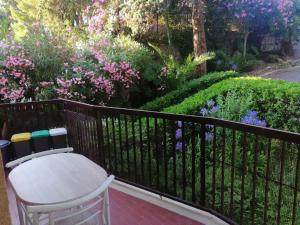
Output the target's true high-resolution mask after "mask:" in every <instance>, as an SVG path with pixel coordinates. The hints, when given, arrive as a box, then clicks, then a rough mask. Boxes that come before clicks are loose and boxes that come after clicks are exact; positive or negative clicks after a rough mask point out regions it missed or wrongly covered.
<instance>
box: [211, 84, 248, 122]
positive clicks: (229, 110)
mask: <svg viewBox="0 0 300 225" xmlns="http://www.w3.org/2000/svg"><path fill="white" fill-rule="evenodd" d="M216 104H217V106H218V111H217V112H216V113H215V115H214V116H215V117H218V118H223V119H227V120H231V121H240V119H241V118H242V117H243V116H245V115H246V113H247V111H249V110H250V109H251V107H252V106H253V94H252V91H249V92H243V93H240V92H239V91H237V90H236V89H233V90H230V91H229V92H228V93H227V94H225V95H219V96H217V98H216Z"/></svg>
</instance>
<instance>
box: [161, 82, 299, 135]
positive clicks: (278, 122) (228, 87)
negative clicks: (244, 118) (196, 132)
mask: <svg viewBox="0 0 300 225" xmlns="http://www.w3.org/2000/svg"><path fill="white" fill-rule="evenodd" d="M230 91H234V92H236V93H238V94H239V93H240V95H241V96H242V95H245V93H249V95H250V93H251V96H252V97H251V98H252V99H253V103H252V105H251V107H252V108H251V109H252V110H257V111H259V112H260V115H261V116H262V117H263V118H264V119H266V120H267V123H268V126H269V127H273V128H277V129H283V130H290V131H295V132H300V120H299V118H300V83H291V82H287V81H282V80H271V79H263V78H258V77H239V78H231V79H227V80H224V81H221V82H219V83H216V84H214V85H212V86H211V87H209V88H208V89H205V90H203V91H200V92H198V93H196V94H194V95H192V96H190V97H188V98H186V99H185V100H184V101H183V102H181V103H179V104H176V105H173V106H170V107H168V108H165V109H164V110H163V111H164V112H169V113H176V114H196V113H198V112H199V110H200V108H201V107H203V106H205V104H206V103H207V101H208V100H210V99H216V97H217V96H224V95H225V94H226V93H228V92H230Z"/></svg>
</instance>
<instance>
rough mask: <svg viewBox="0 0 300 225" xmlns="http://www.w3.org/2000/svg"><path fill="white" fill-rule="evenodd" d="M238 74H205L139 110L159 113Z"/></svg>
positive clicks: (232, 72) (231, 72)
mask: <svg viewBox="0 0 300 225" xmlns="http://www.w3.org/2000/svg"><path fill="white" fill-rule="evenodd" d="M238 75H239V74H238V73H237V72H234V71H227V72H215V73H210V74H207V75H205V76H203V77H200V78H198V79H194V80H191V81H189V82H187V83H185V84H184V85H183V86H182V87H181V88H180V89H178V90H174V91H171V92H169V93H168V94H166V95H164V96H162V97H159V98H156V99H155V100H153V101H151V102H148V103H147V104H145V105H144V106H142V107H141V108H140V109H143V110H152V111H161V110H162V109H163V108H166V107H168V106H171V105H173V104H176V103H178V102H181V101H183V100H184V99H185V98H186V97H188V96H190V95H192V94H194V93H196V92H197V91H199V90H201V89H205V88H208V87H209V86H211V85H212V84H214V83H216V82H219V81H221V80H224V79H227V78H232V77H237V76H238Z"/></svg>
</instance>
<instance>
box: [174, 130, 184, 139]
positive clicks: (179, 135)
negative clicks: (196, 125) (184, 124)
mask: <svg viewBox="0 0 300 225" xmlns="http://www.w3.org/2000/svg"><path fill="white" fill-rule="evenodd" d="M175 137H176V139H177V140H178V139H181V138H182V129H177V130H176V134H175Z"/></svg>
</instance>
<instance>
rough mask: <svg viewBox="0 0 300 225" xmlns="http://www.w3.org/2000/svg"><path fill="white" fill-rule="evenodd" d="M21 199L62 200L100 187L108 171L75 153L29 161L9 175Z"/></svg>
mask: <svg viewBox="0 0 300 225" xmlns="http://www.w3.org/2000/svg"><path fill="white" fill-rule="evenodd" d="M8 177H9V180H10V182H11V184H12V186H13V188H14V190H15V192H16V194H17V196H18V197H19V198H20V200H21V201H24V202H25V203H26V204H30V205H40V204H54V203H62V202H66V201H70V200H75V199H78V198H80V197H82V196H84V195H86V194H89V193H91V192H93V191H94V190H96V189H97V188H98V187H99V186H100V185H101V183H102V182H103V181H104V180H105V179H106V178H107V173H106V171H105V170H104V169H103V168H101V167H100V166H98V165H97V164H95V163H94V162H92V161H91V160H89V159H87V158H86V157H84V156H82V155H79V154H74V153H61V154H53V155H47V156H43V157H40V158H36V159H33V160H30V161H28V162H25V163H23V164H21V165H19V166H18V167H16V168H15V169H13V170H12V171H11V172H10V174H9V176H8Z"/></svg>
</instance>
